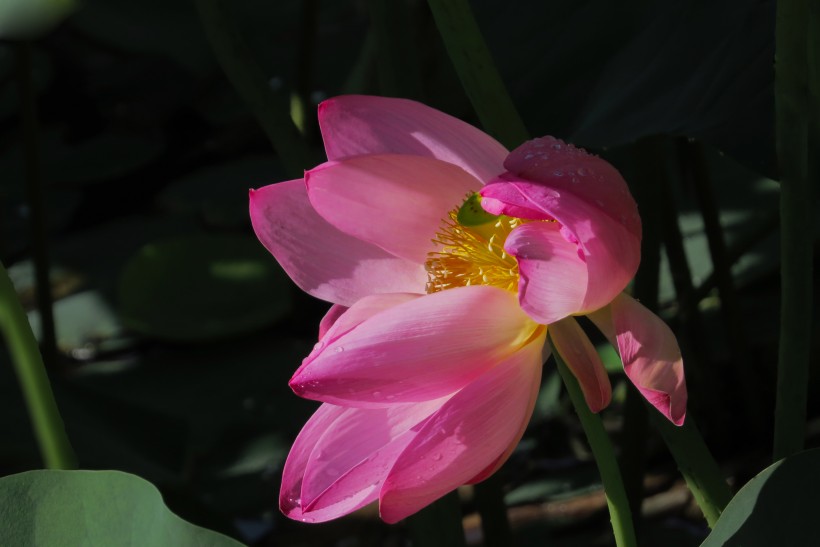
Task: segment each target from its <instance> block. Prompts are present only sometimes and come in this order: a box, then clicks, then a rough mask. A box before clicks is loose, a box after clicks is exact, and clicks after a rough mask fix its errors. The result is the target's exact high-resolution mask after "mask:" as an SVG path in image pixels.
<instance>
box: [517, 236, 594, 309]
mask: <svg viewBox="0 0 820 547" xmlns="http://www.w3.org/2000/svg"><path fill="white" fill-rule="evenodd" d="M504 250H505V251H506V252H507V253H508V254H510V255H511V256H514V257H515V258H516V260H518V273H519V276H520V278H519V281H518V299H519V302H520V303H521V308H522V309H523V310H524V311H525V312H527V314H528V315H529V316H530V317H532V318H533V319H535V320H536V321H538V322H539V323H542V324H544V325H547V324H549V323H553V322H555V321H558V320H559V319H562V318H564V317H567V316H568V315H571V314H573V313H576V312H577V311H578V310H580V309H583V306H584V298H585V296H586V294H587V265H586V263H585V262H584V261H583V260H582V259H581V258H580V257H579V256H578V248H577V247H576V246H575V245H574V244H572V243H570V242H568V241H567V240H566V239H565V238H564V237H563V236H562V235H561V232H560V227H559V226H558V224H557V223H555V222H530V223H527V224H523V225H521V226H519V227H518V228H516V229H514V230H513V231H512V233H511V234H510V235H509V237H507V241H506V242H505V243H504Z"/></svg>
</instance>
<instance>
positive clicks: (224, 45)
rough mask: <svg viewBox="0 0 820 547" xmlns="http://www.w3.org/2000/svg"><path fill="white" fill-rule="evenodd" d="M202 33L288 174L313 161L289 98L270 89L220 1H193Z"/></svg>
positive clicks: (300, 171) (299, 173)
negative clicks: (296, 122)
mask: <svg viewBox="0 0 820 547" xmlns="http://www.w3.org/2000/svg"><path fill="white" fill-rule="evenodd" d="M196 4H197V7H198V8H199V16H200V19H201V20H202V25H203V26H204V27H205V33H206V34H207V36H208V40H209V41H210V42H211V47H212V48H213V50H214V53H215V54H216V58H217V60H218V61H219V64H220V66H222V70H223V71H224V72H225V75H226V76H227V77H228V79H229V80H230V81H231V83H232V84H233V86H234V87H235V88H236V91H237V92H238V93H239V95H240V97H242V99H243V100H244V101H245V102H246V103H247V105H248V107H250V109H251V111H252V112H253V114H254V116H255V117H256V119H257V120H258V121H259V123H260V124H261V125H262V128H263V129H264V130H265V133H266V134H267V136H268V139H269V140H270V142H271V144H272V145H273V147H274V149H275V150H276V152H277V153H278V154H279V157H280V159H281V160H282V163H283V164H284V165H285V168H286V169H287V170H288V172H289V174H290V176H292V177H301V176H302V175H303V173H304V170H305V169H307V168H309V167H311V166H312V165H313V164H315V163H316V162H315V161H313V160H312V159H311V156H310V151H309V150H308V147H307V144H306V143H305V141H304V139H303V138H302V136H301V135H300V133H299V130H298V129H297V128H296V126H295V125H294V123H293V120H292V119H291V117H290V114H289V112H290V110H289V109H290V107H289V98H288V97H287V96H285V95H284V94H282V93H280V92H275V91H274V90H273V89H271V87H270V85H269V83H268V80H269V79H268V78H266V77H265V74H264V73H263V72H262V68H261V67H260V66H259V65H258V64H256V63H255V62H254V61H253V56H252V55H251V50H250V48H249V47H248V45H247V43H246V42H245V40H244V38H243V36H242V34H241V32H240V31H239V29H238V28H237V25H236V22H235V21H234V20H233V18H232V17H231V15H230V10H229V9H226V7H225V2H224V1H223V0H196Z"/></svg>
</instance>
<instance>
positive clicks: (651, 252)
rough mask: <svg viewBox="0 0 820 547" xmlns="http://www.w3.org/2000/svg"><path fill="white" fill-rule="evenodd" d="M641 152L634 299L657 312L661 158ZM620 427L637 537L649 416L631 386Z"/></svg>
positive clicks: (637, 168)
mask: <svg viewBox="0 0 820 547" xmlns="http://www.w3.org/2000/svg"><path fill="white" fill-rule="evenodd" d="M642 150H643V148H642V147H638V146H636V147H633V152H634V163H635V169H634V172H635V176H634V179H633V180H632V181H631V182H632V191H633V194H634V195H635V200H636V201H637V203H638V209H639V210H640V212H641V222H642V223H643V237H642V238H641V265H640V267H639V268H638V272H637V273H636V275H635V284H634V288H633V295H634V296H635V298H636V299H637V300H639V301H640V302H641V303H642V304H643V305H644V306H646V307H647V308H648V309H650V310H652V311H657V309H658V284H659V281H660V261H661V241H660V228H659V225H660V219H659V216H660V212H659V211H660V205H659V203H660V194H659V191H658V190H659V188H658V184H657V181H658V179H659V177H660V176H662V173H659V172H660V171H662V170H663V158H662V156H659V155H657V154H641V151H642ZM623 423H624V425H623V431H622V434H621V454H620V460H619V464H620V467H621V472H622V473H623V479H624V488H626V495H627V497H628V498H629V507H630V509H631V510H632V515H633V521H634V522H635V527H636V528H637V529H638V533H640V529H641V506H642V504H643V494H644V491H643V479H644V475H645V473H646V442H647V438H648V436H649V414H648V412H647V410H646V406H645V404H644V397H643V395H641V393H640V392H639V391H638V390H637V389H635V388H634V386H632V385H631V384H630V385H629V389H628V390H627V392H626V401H625V402H624V422H623Z"/></svg>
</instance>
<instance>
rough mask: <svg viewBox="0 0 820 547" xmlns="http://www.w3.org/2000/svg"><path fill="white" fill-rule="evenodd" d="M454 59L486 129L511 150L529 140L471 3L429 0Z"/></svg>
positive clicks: (454, 0) (440, 31) (445, 43)
mask: <svg viewBox="0 0 820 547" xmlns="http://www.w3.org/2000/svg"><path fill="white" fill-rule="evenodd" d="M428 4H429V5H430V10H431V11H432V12H433V18H434V19H435V21H436V26H437V27H438V30H439V33H440V34H441V37H442V39H443V40H444V45H445V47H446V48H447V53H448V54H449V55H450V60H451V61H452V62H453V65H454V66H455V68H456V72H457V73H458V77H459V78H460V79H461V84H462V87H463V88H464V91H465V92H466V93H467V97H469V99H470V102H471V103H472V105H473V108H475V111H476V113H477V114H478V118H479V119H480V120H481V124H482V125H483V126H484V129H485V130H486V131H487V133H489V134H490V135H492V136H493V137H495V138H496V139H498V140H499V141H500V142H501V143H502V144H503V145H504V146H506V147H507V148H514V147H516V146H518V145H519V144H521V143H522V142H524V141H526V140H527V139H528V138H529V134H528V132H527V128H526V126H525V125H524V122H523V121H522V120H521V116H519V114H518V111H517V110H516V108H515V105H514V104H513V102H512V99H510V96H509V94H508V93H507V88H506V86H505V85H504V82H503V80H502V79H501V75H500V74H499V73H498V69H496V66H495V63H494V62H493V58H492V56H491V55H490V51H489V49H487V45H486V44H485V43H484V38H483V37H482V35H481V30H480V29H479V28H478V24H477V23H476V21H475V18H474V17H473V12H472V10H471V9H470V4H469V2H468V1H467V0H428Z"/></svg>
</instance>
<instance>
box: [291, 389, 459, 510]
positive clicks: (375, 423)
mask: <svg viewBox="0 0 820 547" xmlns="http://www.w3.org/2000/svg"><path fill="white" fill-rule="evenodd" d="M445 401H446V398H445V399H439V400H435V401H428V402H425V403H414V404H408V405H394V406H392V407H389V408H380V409H361V408H348V409H346V411H345V412H344V413H343V414H342V415H341V416H340V417H339V419H337V420H336V421H335V422H334V423H333V424H332V426H331V427H330V428H329V429H327V430H326V431H325V433H324V435H322V437H321V438H320V439H319V441H318V442H317V444H316V446H315V448H314V449H313V452H312V453H311V455H310V460H309V461H308V464H307V467H306V469H305V476H304V479H303V483H302V504H303V506H304V507H305V509H306V510H307V511H314V510H322V509H324V508H326V507H330V506H333V507H334V508H336V509H340V508H342V507H345V506H351V502H350V500H356V499H368V500H370V501H372V495H373V493H374V492H378V490H380V489H381V484H382V482H383V481H384V479H385V477H387V473H388V471H389V470H390V468H391V467H392V466H393V463H394V462H395V460H396V458H398V456H399V454H401V452H402V451H403V450H404V449H405V447H406V446H407V445H408V443H409V442H410V441H411V440H412V439H413V437H414V436H415V435H416V432H415V431H414V430H413V429H417V427H418V426H419V424H420V423H423V422H424V421H425V420H426V419H427V418H428V417H429V416H430V415H431V414H432V413H434V412H435V411H436V410H438V409H439V408H440V407H441V405H442V404H444V402H445ZM351 507H352V506H351ZM355 508H356V507H352V508H351V510H354V509H355Z"/></svg>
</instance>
